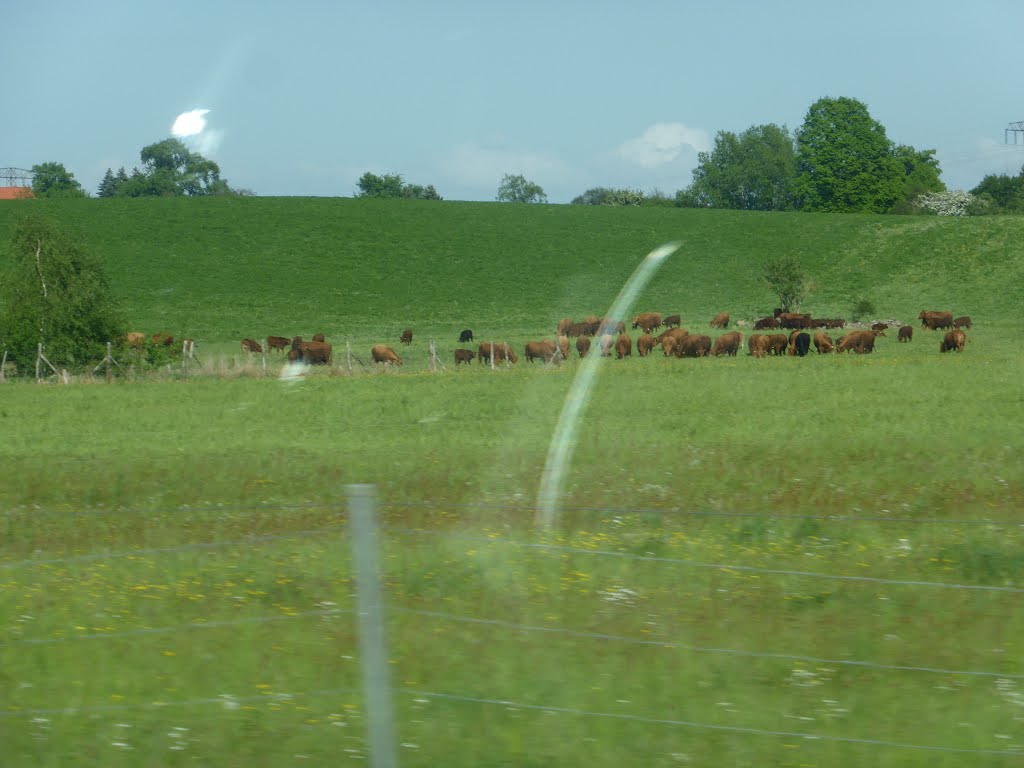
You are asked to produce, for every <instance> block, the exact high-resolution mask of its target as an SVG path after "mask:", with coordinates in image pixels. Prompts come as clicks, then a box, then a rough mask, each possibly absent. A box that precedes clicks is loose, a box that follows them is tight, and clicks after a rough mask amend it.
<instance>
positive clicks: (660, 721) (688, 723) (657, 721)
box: [398, 688, 1024, 757]
mask: <svg viewBox="0 0 1024 768" xmlns="http://www.w3.org/2000/svg"><path fill="white" fill-rule="evenodd" d="M398 690H399V691H400V692H402V693H406V694H410V695H414V696H421V697H422V696H429V697H433V698H435V699H446V700H449V701H463V702H468V703H474V704H493V705H498V706H504V707H514V708H516V709H527V710H532V711H539V712H558V713H560V714H566V715H577V716H581V717H603V718H611V719H616V720H629V721H632V722H638V723H646V724H650V725H674V726H679V727H684V728H695V729H700V730H709V731H726V732H730V733H745V734H750V735H753V736H782V737H785V738H793V739H805V740H807V741H828V742H837V743H843V744H864V745H868V746H875V747H892V748H899V749H917V750H928V751H931V752H950V753H957V754H972V755H1001V756H1008V757H1014V756H1017V755H1024V751H1019V750H999V749H969V748H961V747H940V746H932V745H929V744H909V743H906V742H899V741H885V740H883V739H862V738H855V737H849V736H830V735H823V734H822V735H819V734H813V733H800V732H795V731H772V730H766V729H761V728H745V727H743V726H738V725H716V724H713V723H699V722H695V721H692V720H673V719H668V718H651V717H643V716H641V715H629V714H625V713H619V712H595V711H593V710H586V709H573V708H571V707H552V706H544V705H542V704H525V703H523V702H517V701H509V700H506V699H487V698H481V697H476V696H460V695H457V694H451V693H438V692H436V691H421V690H416V689H413V688H399V689H398Z"/></svg>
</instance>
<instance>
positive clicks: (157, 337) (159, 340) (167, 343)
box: [153, 332, 174, 347]
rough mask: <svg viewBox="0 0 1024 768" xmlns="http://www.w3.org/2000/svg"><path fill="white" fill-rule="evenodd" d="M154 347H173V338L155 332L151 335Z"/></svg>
mask: <svg viewBox="0 0 1024 768" xmlns="http://www.w3.org/2000/svg"><path fill="white" fill-rule="evenodd" d="M153 346H154V347H173V346H174V337H173V336H171V334H169V333H163V332H157V333H154V334H153Z"/></svg>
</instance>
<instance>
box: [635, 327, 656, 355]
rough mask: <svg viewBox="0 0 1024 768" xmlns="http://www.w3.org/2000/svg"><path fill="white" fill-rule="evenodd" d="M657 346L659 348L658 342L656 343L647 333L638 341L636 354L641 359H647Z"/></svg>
mask: <svg viewBox="0 0 1024 768" xmlns="http://www.w3.org/2000/svg"><path fill="white" fill-rule="evenodd" d="M656 346H658V342H657V341H655V339H654V337H653V336H651V334H649V333H645V334H644V335H643V336H641V337H640V338H639V339H637V340H636V353H637V354H638V355H640V357H647V356H648V355H649V354H651V350H652V349H654V348H655V347H656Z"/></svg>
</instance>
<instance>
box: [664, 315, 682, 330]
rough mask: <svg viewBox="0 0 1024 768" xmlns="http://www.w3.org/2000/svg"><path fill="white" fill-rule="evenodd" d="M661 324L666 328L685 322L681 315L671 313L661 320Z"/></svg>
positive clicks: (676, 326)
mask: <svg viewBox="0 0 1024 768" xmlns="http://www.w3.org/2000/svg"><path fill="white" fill-rule="evenodd" d="M661 324H662V325H664V326H665V327H666V328H678V327H679V326H680V325H682V324H683V320H682V318H681V317H679V315H669V316H668V317H666V318H665V319H664V320H662V321H661Z"/></svg>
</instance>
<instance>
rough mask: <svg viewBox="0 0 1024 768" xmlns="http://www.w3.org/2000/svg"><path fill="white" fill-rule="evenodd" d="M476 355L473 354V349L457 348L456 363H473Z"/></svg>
mask: <svg viewBox="0 0 1024 768" xmlns="http://www.w3.org/2000/svg"><path fill="white" fill-rule="evenodd" d="M474 357H476V355H474V354H473V350H471V349H456V350H455V364H456V365H458V364H459V363H471V362H473V358H474Z"/></svg>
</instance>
